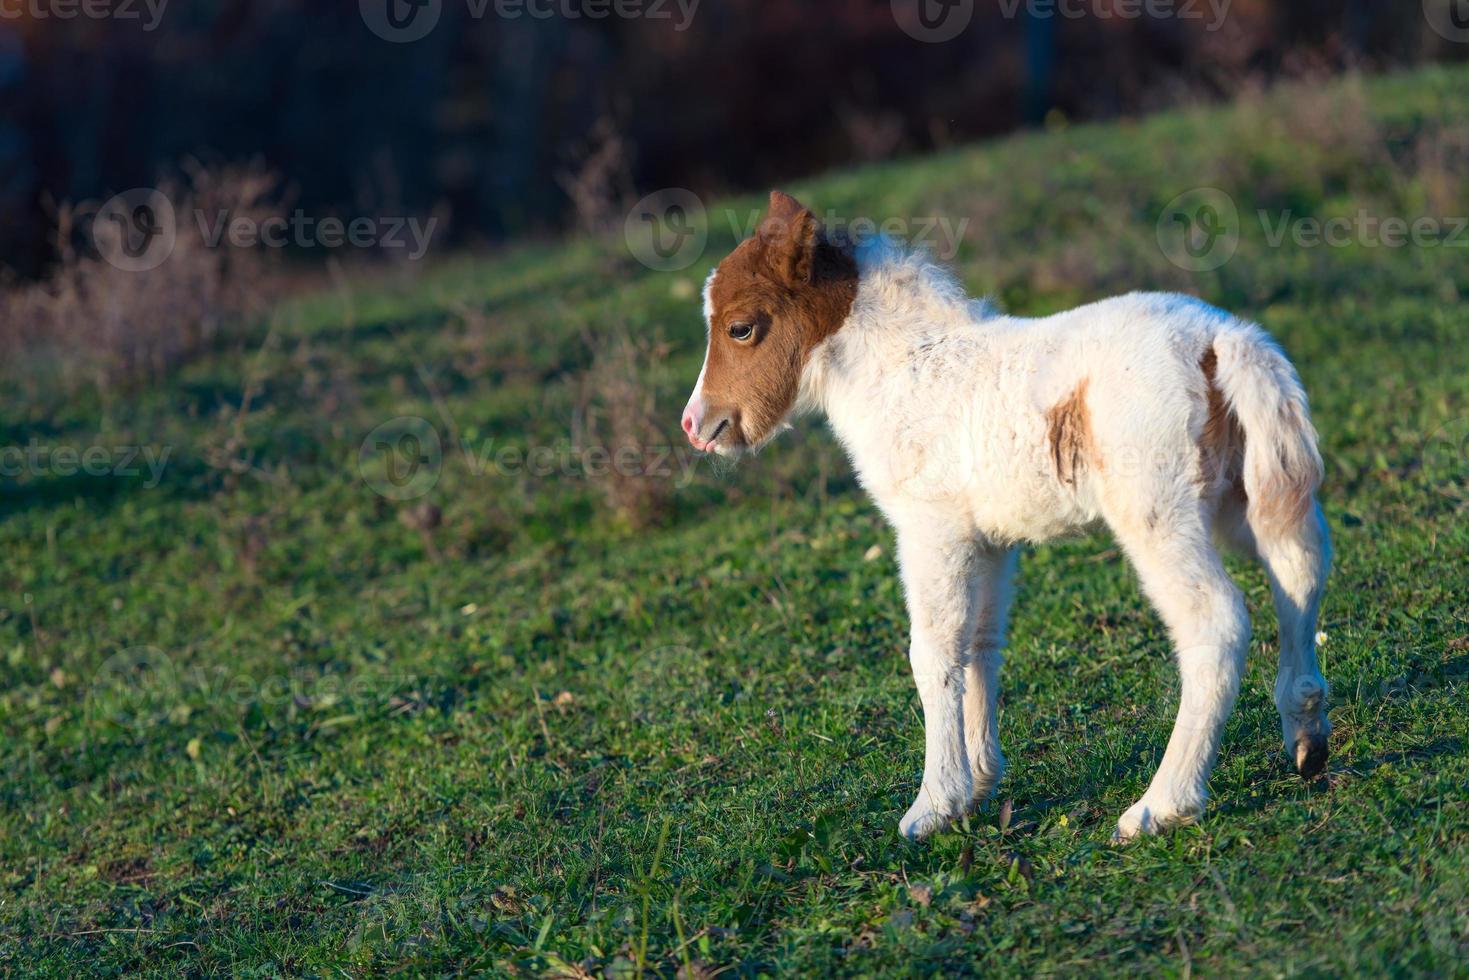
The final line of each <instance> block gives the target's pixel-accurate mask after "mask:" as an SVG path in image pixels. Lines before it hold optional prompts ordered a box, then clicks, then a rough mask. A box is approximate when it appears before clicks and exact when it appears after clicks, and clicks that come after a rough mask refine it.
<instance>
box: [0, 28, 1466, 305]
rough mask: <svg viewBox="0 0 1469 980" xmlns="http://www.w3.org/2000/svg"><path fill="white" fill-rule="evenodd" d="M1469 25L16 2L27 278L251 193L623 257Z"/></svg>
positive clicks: (15, 177)
mask: <svg viewBox="0 0 1469 980" xmlns="http://www.w3.org/2000/svg"><path fill="white" fill-rule="evenodd" d="M1456 5H1459V6H1462V4H1461V3H1460V2H1459V0H1443V2H1442V3H1440V2H1439V0H1428V4H1427V8H1428V12H1429V15H1428V16H1424V14H1425V8H1424V6H1422V5H1420V2H1419V0H1040V2H1036V0H1029V2H1025V0H986V2H978V3H976V2H974V0H822V2H802V3H786V2H771V0H615V2H614V0H586V2H582V0H577V2H571V0H361V2H360V3H356V4H354V3H349V2H342V0H336V2H326V0H189V2H187V3H185V2H182V0H174V2H172V3H169V2H167V0H98V3H97V4H96V5H95V6H94V5H91V4H89V5H87V6H83V5H82V4H81V3H80V2H79V0H0V268H3V269H5V270H6V271H7V274H8V275H10V276H12V277H18V278H21V279H36V278H39V277H42V276H45V275H47V274H48V272H49V271H50V270H51V269H52V268H53V266H54V265H55V264H56V263H57V262H58V261H60V260H61V258H62V256H63V253H64V252H65V251H66V248H67V247H68V245H69V243H68V242H67V241H65V240H64V239H65V237H66V234H67V229H68V227H69V224H68V223H67V222H65V221H61V222H58V212H59V210H60V209H61V207H62V205H63V204H64V203H66V202H86V201H94V202H97V201H101V200H104V199H106V198H108V197H109V196H110V195H112V194H113V193H116V192H119V191H125V190H127V189H129V188H134V187H139V186H161V182H166V181H168V180H170V179H172V178H174V177H179V176H180V175H183V174H186V173H188V172H190V171H191V170H198V169H200V168H220V167H226V166H236V167H238V166H248V167H249V168H250V170H249V172H250V173H253V174H255V175H257V177H258V178H259V179H260V180H262V181H265V182H267V183H263V184H261V185H260V186H259V187H257V188H256V190H255V192H254V193H257V194H265V193H266V190H267V184H268V192H269V194H270V195H272V196H273V197H274V198H275V199H277V200H282V201H289V203H290V204H291V205H292V206H293V207H299V208H301V209H303V210H305V211H306V212H308V213H310V214H312V215H315V216H324V215H331V214H346V215H350V214H362V213H378V214H381V213H385V212H391V213H397V214H423V215H429V214H434V215H437V216H438V217H439V218H440V223H439V226H438V230H437V234H436V239H435V244H436V246H437V245H443V244H456V243H457V244H481V243H497V242H503V241H505V240H508V239H511V238H516V237H522V236H527V235H546V234H553V233H557V232H560V231H562V230H565V229H569V228H574V227H578V226H580V227H581V228H583V229H588V230H597V229H600V228H603V227H606V226H610V225H613V224H616V223H617V222H619V221H620V220H621V219H622V217H623V215H624V214H626V211H627V208H628V206H629V205H630V203H631V202H632V201H635V200H637V198H638V197H639V196H641V194H643V193H645V192H647V191H648V190H651V189H654V188H665V187H684V188H688V189H690V190H692V191H694V192H695V193H697V194H700V195H708V194H720V193H725V192H729V191H738V190H745V189H754V188H763V187H766V186H768V185H771V184H774V183H777V182H781V181H787V180H790V179H792V178H795V177H800V176H802V175H808V174H813V173H817V172H820V171H823V170H826V169H829V168H832V167H834V166H844V165H848V164H852V163H857V162H863V161H872V160H881V159H884V158H889V157H896V156H904V155H913V154H920V153H924V152H927V151H930V150H933V149H941V148H944V147H946V146H949V145H951V144H955V143H961V142H965V141H973V140H975V139H978V138H983V137H987V136H993V135H996V134H1001V133H1005V132H1009V131H1013V130H1016V129H1019V128H1023V127H1039V126H1051V127H1056V126H1061V125H1065V124H1067V123H1068V122H1072V121H1079V120H1100V119H1109V118H1116V117H1121V116H1128V115H1131V114H1137V113H1144V112H1148V111H1150V110H1155V109H1158V108H1160V107H1166V106H1170V105H1178V104H1181V103H1195V102H1213V101H1222V100H1226V99H1229V98H1231V97H1233V96H1235V95H1237V94H1239V93H1240V92H1241V91H1244V90H1247V89H1250V88H1251V87H1261V86H1264V85H1267V84H1269V83H1272V82H1274V81H1278V80H1280V79H1282V78H1301V77H1305V78H1312V77H1319V76H1324V75H1328V74H1331V73H1337V72H1341V71H1343V70H1348V69H1358V68H1360V69H1365V70H1369V71H1375V70H1382V69H1388V68H1393V67H1400V66H1405V65H1411V64H1416V63H1423V62H1429V61H1440V60H1451V59H1455V58H1457V59H1463V58H1464V57H1465V56H1466V53H1469V45H1465V44H1460V43H1454V39H1453V31H1454V28H1455V27H1456V26H1461V27H1464V28H1469V13H1466V12H1464V11H1461V10H1458V9H1457V7H1456ZM88 11H92V13H90V14H89V13H88ZM1456 16H1457V17H1460V18H1463V21H1464V22H1463V24H1462V25H1459V22H1458V21H1456V20H1455V19H1454V18H1455V17H1456Z"/></svg>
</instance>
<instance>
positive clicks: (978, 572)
mask: <svg viewBox="0 0 1469 980" xmlns="http://www.w3.org/2000/svg"><path fill="white" fill-rule="evenodd" d="M705 315H706V317H707V320H708V330H709V347H708V353H707V354H706V356H705V359H704V369H703V371H702V372H700V375H699V380H698V383H697V384H696V385H695V387H694V393H693V396H692V398H690V400H689V403H688V407H687V408H686V409H685V410H684V414H683V428H684V431H685V432H686V433H687V435H688V438H689V441H690V442H691V443H693V445H694V446H695V447H696V448H698V449H700V450H707V451H711V452H716V453H720V454H722V455H730V456H732V455H738V454H740V453H742V452H745V451H747V450H751V449H755V448H758V447H759V446H761V445H762V444H763V443H765V442H767V441H768V440H769V439H771V438H772V437H773V436H774V435H775V434H776V433H777V432H778V431H779V430H780V429H781V428H783V427H784V425H785V423H786V421H787V419H788V418H789V417H790V416H791V415H792V413H794V412H799V411H803V410H816V409H820V410H822V411H824V412H825V413H826V415H827V417H828V419H830V422H831V426H832V428H833V429H834V430H835V432H836V434H837V437H838V438H839V439H840V440H841V442H842V445H843V446H844V447H845V448H846V450H847V452H848V454H849V455H850V456H851V459H852V462H853V464H854V466H855V468H856V471H857V474H858V476H859V478H860V479H861V481H862V485H863V486H864V487H865V488H866V489H867V491H868V492H869V493H870V494H871V495H872V497H873V499H874V500H875V501H876V502H877V505H878V506H879V507H880V508H881V509H882V511H883V513H884V514H885V515H886V516H887V518H888V520H889V521H890V522H891V523H892V525H893V527H894V528H895V529H896V531H897V539H898V559H899V563H900V564H901V567H902V576H903V585H904V590H905V593H906V595H907V600H908V609H909V615H910V619H911V626H912V641H911V649H910V652H909V656H910V659H911V662H912V667H913V675H914V678H915V679H916V681H917V684H918V693H919V696H920V698H921V700H922V702H923V714H924V722H925V727H926V729H927V732H926V738H925V745H926V753H925V761H924V769H923V784H922V787H921V789H920V790H919V792H918V798H917V799H916V800H915V801H914V803H913V805H912V807H911V808H909V810H908V812H907V814H906V815H905V816H904V817H903V818H902V821H901V823H900V828H901V830H902V832H903V833H904V834H906V835H908V836H909V837H912V838H921V837H924V836H926V835H928V834H931V833H933V832H935V831H937V830H940V829H942V828H943V827H945V826H946V825H947V824H948V823H949V822H950V821H952V820H954V819H955V818H957V817H959V816H961V815H963V814H965V813H967V812H969V811H970V810H972V809H973V808H974V807H975V806H976V805H977V804H979V803H980V802H982V801H983V800H984V799H985V798H986V797H988V796H989V794H990V792H991V791H992V790H993V789H994V787H995V784H996V783H997V782H998V780H999V779H1000V775H1001V773H1002V772H1003V770H1004V765H1005V762H1004V756H1003V755H1002V753H1001V752H1000V743H999V734H998V725H997V718H996V694H997V690H998V673H999V668H1000V659H1001V648H1002V646H1003V643H1004V635H1005V619H1006V612H1007V607H1008V605H1009V602H1010V580H1011V577H1012V575H1013V572H1014V568H1015V548H1016V546H1017V544H1018V543H1020V542H1024V541H1042V540H1045V539H1048V538H1053V537H1055V536H1057V535H1061V534H1065V533H1068V532H1073V531H1076V530H1079V529H1084V528H1088V527H1091V526H1094V525H1097V524H1100V523H1105V524H1106V525H1107V526H1108V527H1110V529H1111V531H1112V533H1113V534H1114V535H1115V537H1116V539H1117V541H1118V542H1119V544H1120V545H1121V546H1122V548H1123V549H1124V550H1125V552H1126V553H1127V556H1128V557H1129V558H1130V559H1131V561H1132V564H1133V565H1134V567H1135V568H1136V569H1137V572H1138V575H1139V576H1140V577H1141V579H1142V585H1143V588H1144V590H1145V591H1146V592H1147V594H1148V596H1149V597H1150V598H1151V599H1152V601H1153V603H1154V605H1155V606H1156V607H1157V609H1158V612H1159V613H1160V615H1161V616H1162V618H1163V620H1164V621H1165V622H1166V624H1167V626H1168V630H1169V633H1170V635H1171V636H1172V639H1173V643H1174V645H1175V647H1176V655H1177V658H1178V664H1179V670H1180V671H1181V673H1182V677H1183V684H1182V698H1181V704H1180V708H1179V713H1178V720H1177V723H1176V725H1175V727H1174V730H1173V735H1172V737H1171V738H1170V739H1169V741H1168V748H1167V750H1166V752H1165V753H1164V756H1163V762H1162V765H1161V766H1160V767H1159V768H1158V772H1157V774H1156V775H1155V776H1154V777H1153V781H1152V783H1151V785H1150V786H1149V787H1148V789H1147V792H1145V793H1144V794H1143V797H1142V799H1141V800H1139V801H1138V802H1137V803H1136V804H1135V805H1134V806H1133V807H1132V808H1131V809H1129V810H1128V811H1127V812H1126V813H1124V814H1123V815H1122V818H1121V820H1120V821H1119V823H1118V826H1117V834H1118V836H1119V837H1121V838H1127V837H1131V836H1133V835H1135V834H1138V833H1149V832H1156V831H1158V830H1161V829H1164V828H1167V827H1170V826H1174V825H1177V824H1181V823H1186V822H1188V821H1191V820H1194V819H1196V818H1197V817H1198V816H1199V815H1200V814H1201V813H1202V812H1203V809H1204V804H1205V800H1206V796H1207V784H1208V778H1209V773H1210V770H1211V769H1212V768H1213V765H1214V759H1215V755H1216V753H1217V750H1218V747H1219V738H1220V733H1221V732H1222V731H1223V728H1224V723H1225V721H1226V719H1227V718H1228V717H1229V713H1230V711H1231V710H1232V709H1233V706H1234V701H1235V696H1236V694H1237V693H1238V691H1239V684H1240V674H1241V670H1242V667H1243V662H1244V656H1245V650H1246V647H1247V646H1248V642H1249V634H1250V623H1249V617H1248V615H1247V613H1246V611H1245V603H1244V600H1243V597H1242V596H1241V594H1240V591H1239V589H1238V588H1236V587H1235V585H1234V583H1233V582H1232V581H1231V580H1230V578H1229V576H1228V575H1227V574H1226V573H1225V570H1224V566H1223V565H1222V564H1221V562H1220V558H1219V554H1218V552H1217V551H1216V550H1215V547H1214V544H1213V539H1214V538H1215V537H1216V536H1217V537H1218V538H1219V539H1220V540H1222V541H1224V542H1227V543H1229V544H1232V545H1234V546H1236V547H1238V548H1240V549H1242V550H1243V551H1245V552H1246V553H1248V554H1250V555H1253V556H1255V557H1256V558H1258V559H1259V561H1260V562H1261V564H1263V565H1264V567H1265V571H1266V573H1267V574H1268V575H1269V578H1270V585H1271V588H1272V590H1273V592H1274V598H1275V607H1276V610H1277V612H1278V614H1279V619H1280V673H1279V675H1278V678H1277V680H1276V684H1275V703H1276V706H1277V707H1278V708H1279V710H1280V719H1281V727H1282V731H1283V734H1284V737H1285V747H1286V751H1287V752H1288V753H1289V754H1290V756H1291V757H1292V758H1293V759H1294V761H1295V765H1296V767H1297V769H1299V771H1300V772H1301V774H1302V775H1304V776H1307V777H1310V776H1314V775H1316V774H1317V773H1319V772H1320V771H1321V769H1322V767H1323V766H1324V765H1325V762H1326V755H1327V748H1326V743H1327V735H1328V734H1329V732H1330V730H1331V726H1330V724H1329V723H1328V721H1327V718H1326V693H1327V692H1326V681H1325V680H1324V679H1323V678H1322V676H1321V671H1320V669H1319V668H1318V666H1317V663H1316V651H1315V634H1316V617H1317V611H1318V609H1319V606H1320V603H1321V595H1322V589H1323V585H1324V582H1325V578H1326V572H1327V564H1328V551H1329V546H1328V541H1327V532H1326V525H1325V522H1324V520H1323V518H1322V514H1321V509H1320V507H1319V506H1318V505H1317V503H1316V500H1315V492H1316V489H1317V487H1318V485H1319V484H1320V481H1321V475H1322V465H1321V457H1320V455H1319V453H1318V451H1317V448H1316V432H1315V430H1314V429H1313V428H1312V426H1311V421H1310V416H1309V414H1308V410H1307V406H1306V396H1305V393H1304V392H1303V390H1302V388H1301V383H1300V379H1299V378H1298V377H1297V375H1296V372H1295V370H1294V369H1293V368H1292V367H1291V365H1290V363H1289V362H1288V361H1287V360H1286V359H1285V357H1284V355H1283V354H1282V353H1281V352H1280V350H1279V349H1278V348H1277V347H1276V346H1275V344H1274V343H1273V342H1272V341H1271V340H1270V338H1269V337H1268V336H1266V334H1265V333H1264V332H1263V331H1261V330H1260V329H1259V328H1258V327H1256V326H1254V325H1253V324H1250V323H1246V322H1243V321H1241V320H1238V319H1235V318H1234V317H1232V316H1230V315H1228V314H1226V313H1223V312H1221V311H1219V310H1217V309H1214V308H1212V307H1210V306H1207V305H1205V304H1203V303H1201V302H1199V301H1198V300H1195V299H1191V298H1189V297H1186V296H1176V295H1161V294H1142V293H1138V294H1133V295H1129V296H1124V297H1120V298H1117V299H1111V300H1107V301H1105V302H1101V303H1096V304H1094V305H1091V306H1086V307H1083V308H1081V309H1078V310H1074V311H1072V312H1069V313H1063V314H1059V315H1057V316H1052V317H1047V318H1044V319H1035V320H1027V319H1020V318H1016V317H1007V316H1000V315H997V314H996V313H995V312H994V311H993V310H991V309H990V308H989V307H988V306H987V305H986V304H985V303H982V302H978V301H974V300H971V299H969V298H968V297H967V296H966V295H965V293H964V291H963V289H962V288H961V287H960V286H959V284H958V283H957V282H956V280H955V279H954V278H953V277H952V276H951V275H950V274H948V273H947V272H945V271H944V270H943V269H941V268H939V267H938V266H936V265H934V264H932V263H931V262H929V261H928V260H927V259H926V258H924V257H923V256H921V255H914V254H908V253H906V252H904V251H902V250H900V249H897V248H895V247H893V246H892V245H890V244H889V243H887V242H884V241H881V240H878V241H874V242H870V243H866V244H861V245H858V246H856V247H852V246H848V245H845V244H842V243H838V242H835V241H833V240H831V238H830V237H829V236H828V235H827V234H826V233H825V231H824V230H823V228H822V227H821V225H820V223H819V222H818V221H817V219H816V217H815V216H814V215H813V214H812V213H811V212H810V211H809V210H807V209H806V208H804V207H802V206H801V204H799V203H798V202H797V201H795V200H794V199H792V198H790V197H788V196H786V195H784V194H781V193H780V192H775V193H773V194H772V195H771V199H770V212H769V214H768V215H767V217H766V219H765V220H764V222H763V223H762V224H761V226H760V228H759V230H758V233H757V234H756V235H755V236H754V237H753V238H751V239H749V240H748V241H746V242H744V243H743V244H741V245H740V246H739V247H738V248H736V249H735V251H734V252H733V253H731V254H730V255H729V257H727V258H726V259H725V260H724V261H723V262H722V263H721V264H720V265H719V267H718V268H717V269H716V270H715V271H714V274H713V275H711V276H710V277H709V282H708V286H707V287H706V291H705Z"/></svg>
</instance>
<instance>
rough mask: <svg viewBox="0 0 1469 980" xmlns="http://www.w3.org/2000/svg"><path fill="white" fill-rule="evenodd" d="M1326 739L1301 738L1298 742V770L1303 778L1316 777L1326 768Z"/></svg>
mask: <svg viewBox="0 0 1469 980" xmlns="http://www.w3.org/2000/svg"><path fill="white" fill-rule="evenodd" d="M1327 755H1328V753H1327V749H1326V739H1324V738H1317V739H1301V740H1300V741H1299V742H1297V743H1296V772H1298V773H1300V774H1301V778H1303V779H1315V778H1316V777H1317V776H1319V775H1321V771H1322V770H1323V769H1325V768H1326V759H1327Z"/></svg>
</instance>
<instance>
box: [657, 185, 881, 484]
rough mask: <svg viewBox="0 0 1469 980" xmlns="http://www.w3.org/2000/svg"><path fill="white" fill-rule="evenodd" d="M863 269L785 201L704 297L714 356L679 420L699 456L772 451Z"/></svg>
mask: <svg viewBox="0 0 1469 980" xmlns="http://www.w3.org/2000/svg"><path fill="white" fill-rule="evenodd" d="M856 296H857V266H856V263H855V262H854V261H853V260H852V257H851V255H850V253H849V252H848V251H847V250H845V249H843V248H842V247H841V246H839V245H838V244H836V243H834V242H831V241H829V240H828V237H827V235H826V233H825V230H824V229H823V228H822V227H821V223H820V222H819V221H817V220H816V215H814V214H812V213H811V211H810V210H809V209H807V208H805V207H803V206H802V205H801V203H800V202H799V201H797V200H796V199H795V198H793V197H790V196H789V195H786V194H782V193H781V192H780V191H773V192H771V195H770V210H769V213H768V214H766V216H765V220H764V221H762V222H761V224H760V228H759V230H758V231H757V232H756V233H755V236H754V237H753V238H750V239H748V240H747V241H745V242H743V243H742V244H741V245H740V246H739V247H738V248H736V249H735V250H734V251H733V252H731V253H730V254H729V256H728V257H727V258H726V259H725V260H724V261H723V262H721V263H720V264H719V267H718V268H717V269H715V270H714V273H713V275H711V276H710V277H709V282H708V285H707V286H705V288H704V316H705V318H706V319H707V320H708V330H709V348H708V351H707V352H706V353H705V355H704V370H703V371H701V372H700V374H699V380H698V382H697V383H696V384H695V385H694V393H693V395H692V396H690V398H689V403H688V406H687V407H686V408H684V412H683V430H684V432H685V433H687V434H688V437H689V442H691V443H692V444H693V445H694V448H695V449H700V450H706V451H711V452H716V453H720V454H722V455H735V454H738V453H740V452H743V451H744V450H747V449H754V448H758V447H759V446H760V445H762V444H763V443H765V442H767V441H768V440H769V439H770V438H771V437H772V436H773V435H774V434H775V433H776V431H777V430H778V429H779V427H780V425H781V423H782V422H784V421H785V420H786V418H787V417H788V416H789V415H790V413H791V409H792V408H793V407H794V406H795V402H796V393H797V389H798V388H799V386H800V379H801V371H802V369H803V368H804V367H805V366H806V360H807V358H808V357H809V356H810V354H811V351H812V350H813V349H814V348H815V347H816V345H817V344H819V343H821V341H823V340H825V339H826V338H827V337H828V336H830V335H831V334H832V333H834V332H835V331H836V330H837V329H838V328H839V327H840V326H841V325H842V323H843V321H845V320H846V318H847V314H848V312H849V311H850V310H851V308H852V302H853V300H854V299H856Z"/></svg>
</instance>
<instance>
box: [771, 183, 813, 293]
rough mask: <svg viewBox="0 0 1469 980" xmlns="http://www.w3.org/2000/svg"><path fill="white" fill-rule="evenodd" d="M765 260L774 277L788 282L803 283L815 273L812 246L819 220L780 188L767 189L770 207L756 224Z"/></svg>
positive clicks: (798, 284)
mask: <svg viewBox="0 0 1469 980" xmlns="http://www.w3.org/2000/svg"><path fill="white" fill-rule="evenodd" d="M759 234H760V241H761V243H762V244H763V245H764V246H765V255H766V261H767V262H769V264H770V268H771V270H772V271H773V272H774V273H775V275H776V277H777V278H779V279H781V280H782V281H784V282H786V283H787V284H789V285H792V286H800V285H805V284H807V283H809V282H811V281H812V280H813V279H814V278H815V276H816V247H817V244H818V243H819V242H820V240H821V222H819V221H817V220H816V215H814V214H812V213H811V209H810V208H808V207H806V206H805V205H803V204H802V203H801V202H800V201H798V200H796V199H795V198H794V197H791V196H790V195H789V194H785V193H782V192H781V191H771V192H770V211H769V213H767V214H766V216H765V220H764V221H763V222H761V224H760V232H759Z"/></svg>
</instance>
